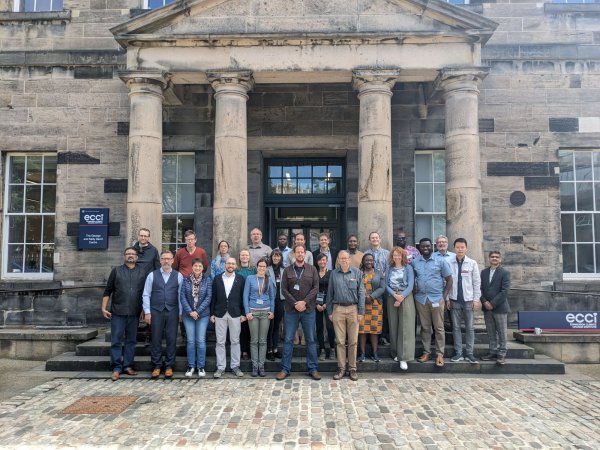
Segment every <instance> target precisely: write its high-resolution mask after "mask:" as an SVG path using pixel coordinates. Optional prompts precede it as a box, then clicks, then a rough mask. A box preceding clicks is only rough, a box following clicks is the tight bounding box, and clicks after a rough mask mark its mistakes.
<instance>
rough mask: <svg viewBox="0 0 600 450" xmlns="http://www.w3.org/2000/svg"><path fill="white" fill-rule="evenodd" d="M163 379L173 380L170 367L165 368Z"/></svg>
mask: <svg viewBox="0 0 600 450" xmlns="http://www.w3.org/2000/svg"><path fill="white" fill-rule="evenodd" d="M165 378H173V369H172V368H170V367H167V370H165Z"/></svg>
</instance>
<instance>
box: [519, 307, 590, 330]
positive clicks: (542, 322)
mask: <svg viewBox="0 0 600 450" xmlns="http://www.w3.org/2000/svg"><path fill="white" fill-rule="evenodd" d="M518 314H519V330H521V331H533V330H534V329H535V328H541V329H542V330H544V331H600V327H598V316H600V312H597V311H519V313H518Z"/></svg>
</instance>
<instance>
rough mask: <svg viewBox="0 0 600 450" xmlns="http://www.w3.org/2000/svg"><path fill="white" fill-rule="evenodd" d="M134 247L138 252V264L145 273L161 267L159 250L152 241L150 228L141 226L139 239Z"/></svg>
mask: <svg viewBox="0 0 600 450" xmlns="http://www.w3.org/2000/svg"><path fill="white" fill-rule="evenodd" d="M133 248H134V249H135V251H136V252H137V262H136V265H138V266H140V267H141V268H142V270H143V271H144V274H146V275H148V274H149V273H150V272H152V271H153V270H156V269H158V268H159V267H160V261H159V258H158V250H157V249H156V247H155V246H154V245H152V244H151V243H150V230H149V229H148V228H140V231H138V240H137V242H136V243H135V244H133Z"/></svg>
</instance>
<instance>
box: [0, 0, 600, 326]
mask: <svg viewBox="0 0 600 450" xmlns="http://www.w3.org/2000/svg"><path fill="white" fill-rule="evenodd" d="M189 3H190V5H189V8H190V9H189V17H188V18H185V17H183V18H182V16H181V11H182V10H183V9H185V7H186V5H184V4H183V3H174V4H172V5H169V6H167V7H165V8H164V11H167V12H168V14H167V13H164V14H163V15H162V16H161V21H159V22H157V21H154V22H153V21H152V19H151V18H149V19H146V17H150V16H151V15H152V14H153V13H151V14H150V15H144V16H139V14H140V12H141V11H140V8H141V7H142V6H143V5H142V4H141V3H140V2H139V0H84V1H79V0H65V1H64V8H65V11H61V12H52V13H13V12H10V11H12V9H13V7H12V2H9V1H8V0H2V1H0V9H1V10H3V11H5V12H0V151H1V152H2V173H1V176H2V179H3V180H4V176H5V173H4V164H5V161H6V158H5V156H6V154H8V153H11V152H25V153H27V152H53V153H54V152H55V153H56V154H57V155H58V175H57V202H56V231H55V263H54V276H53V280H52V281H44V282H33V281H30V280H23V281H20V280H3V282H2V287H3V289H4V290H5V292H2V293H0V326H2V325H26V324H37V325H70V324H73V325H75V324H94V323H101V322H102V319H101V315H100V311H99V302H100V295H101V288H100V286H102V285H103V283H104V282H105V280H106V278H107V276H108V273H109V270H110V267H111V266H114V265H116V264H119V263H120V261H121V255H122V249H123V248H124V246H125V245H127V244H129V243H130V241H131V240H132V239H133V238H134V236H135V230H136V228H137V227H138V226H140V225H144V224H145V223H148V222H151V223H152V226H151V228H152V229H153V230H160V220H159V219H160V208H161V207H160V195H161V189H160V176H161V175H160V173H161V172H160V170H159V169H160V167H158V166H157V161H159V159H157V158H158V157H159V155H160V151H161V150H162V152H164V153H168V152H194V154H195V172H196V180H195V201H196V205H195V213H194V217H195V224H196V229H197V231H198V233H199V245H201V246H202V247H204V248H206V249H211V250H213V249H214V246H215V245H216V242H215V241H214V239H216V240H219V239H221V238H223V237H224V236H226V237H228V238H229V239H234V243H235V244H234V245H235V246H236V247H238V248H239V247H240V246H241V245H243V241H244V239H245V238H246V237H247V233H245V231H244V230H248V229H249V228H252V227H254V226H260V227H265V226H266V225H267V224H266V223H265V222H266V220H267V219H266V217H265V214H264V208H263V207H262V204H263V180H264V177H265V174H264V160H265V159H266V158H272V157H277V156H283V157H294V158H296V157H311V156H331V157H341V158H345V161H346V180H345V184H346V192H345V194H346V205H345V206H346V207H345V217H344V218H343V219H344V221H345V223H346V227H345V231H346V232H348V233H350V232H359V233H360V234H361V240H362V244H363V246H365V245H366V236H365V234H367V230H371V229H373V228H374V227H375V228H378V229H381V230H382V231H383V233H384V235H385V236H384V240H385V241H386V245H389V243H390V241H391V233H392V228H393V229H397V228H399V227H403V228H404V229H405V230H406V232H407V235H408V237H409V240H410V241H414V240H418V238H420V237H422V236H414V184H415V177H414V152H415V150H441V149H445V150H446V155H447V156H446V158H447V159H446V162H447V172H446V177H447V180H446V182H447V202H448V209H449V213H448V234H449V236H450V238H451V240H452V239H453V238H455V237H458V235H459V234H463V233H464V234H465V235H466V236H467V237H468V238H469V240H470V242H475V243H474V245H473V250H472V253H473V255H475V256H476V257H477V258H478V259H479V261H480V263H483V254H484V252H487V251H489V250H491V249H500V250H502V251H503V253H504V255H505V264H506V265H507V266H509V268H510V270H511V272H512V274H513V284H514V286H516V287H522V288H531V289H539V288H541V287H548V286H550V285H552V283H555V282H560V281H561V280H562V262H561V257H562V254H561V246H560V243H561V234H560V198H559V186H558V172H557V167H558V158H557V150H558V149H570V148H578V149H594V148H598V143H599V142H600V42H598V41H599V39H600V21H599V20H598V13H600V7H599V5H594V4H591V5H574V4H570V5H561V4H552V3H536V2H533V1H530V2H529V1H516V2H514V3H512V2H509V1H506V2H499V1H498V2H493V3H492V2H476V3H477V4H473V3H475V2H474V1H471V3H472V4H471V5H466V6H451V5H447V4H445V3H441V2H434V1H431V2H429V3H431V5H429V6H427V5H426V2H420V1H419V0H410V1H409V0H406V1H400V0H376V1H371V0H369V1H367V0H356V1H351V2H348V1H347V0H344V1H342V0H331V1H328V2H315V1H310V0H294V1H289V2H265V1H254V0H252V1H245V2H239V1H238V2H236V1H233V0H230V1H216V0H214V1H199V0H196V1H193V2H189ZM157 12H158V11H157ZM474 14H480V15H481V17H482V18H481V19H480V20H481V23H480V25H481V27H480V30H479V31H478V33H480V35H479V37H478V39H474V38H473V39H472V40H471V41H470V42H469V44H468V45H463V44H464V43H463V44H460V45H459V44H458V43H457V42H458V41H460V40H461V39H465V37H464V36H465V33H464V32H463V31H461V32H460V33H459V32H458V31H457V30H465V29H467V28H469V26H471V27H472V24H473V23H474V22H473V21H474V20H476V19H474V18H473V16H474ZM484 18H485V19H484ZM487 19H491V21H493V22H496V23H497V24H498V26H497V28H495V30H494V27H493V26H492V25H491V24H492V22H490V21H485V20H487ZM478 20H479V19H478ZM132 24H133V25H132ZM134 25H135V26H134ZM128 27H130V28H128ZM486 27H487V28H486ZM131 30H133V31H135V32H136V33H137V34H136V36H139V42H143V41H144V39H150V38H149V36H152V34H153V33H154V34H161V36H171V38H170V39H171V41H172V42H171V41H169V40H168V39H166V38H165V40H164V42H165V44H164V45H165V46H167V45H172V47H168V53H164V52H163V53H161V51H162V50H163V49H164V48H167V47H159V46H152V45H149V44H148V45H146V46H145V45H142V44H139V42H137V43H133V42H132V41H133V40H134V39H133V38H132V37H130V36H129V34H128V33H130V31H131ZM199 30H201V31H199ZM224 30H227V33H226V34H228V35H230V36H232V37H231V39H232V40H234V39H238V40H239V42H238V43H237V44H236V46H234V47H232V49H231V51H230V54H229V53H227V52H224V51H221V50H219V49H221V47H220V46H225V44H223V43H222V42H221V41H219V44H215V43H214V42H216V40H215V41H214V42H212V41H211V39H213V38H214V36H218V35H223V34H225V31H224ZM131 32H132V31H131ZM132 33H133V32H132ZM199 33H200V34H199ZM264 33H271V34H272V38H271V39H272V40H268V39H264V37H263V38H261V37H260V36H261V34H264ZM307 33H308V34H307ZM309 34H310V36H309ZM192 35H193V36H192ZM279 35H280V36H279ZM313 35H314V36H313ZM390 35H394V36H395V39H398V42H402V43H403V44H402V45H400V44H398V45H387V44H385V43H384V40H383V39H382V40H381V41H377V42H375V41H376V38H377V39H380V38H381V36H388V37H389V36H390ZM425 35H427V36H429V37H431V36H435V39H433V38H432V39H433V40H435V42H437V43H436V44H435V45H434V44H427V45H426V44H424V43H423V42H425V41H427V39H425V38H424V37H423V36H425ZM115 36H116V39H115ZM190 36H192V37H190ZM278 36H279V37H278ZM311 36H313V37H311ZM357 36H358V37H357ZM284 37H285V39H286V45H283V44H281V42H279V41H278V39H280V40H283V39H284ZM317 38H318V40H319V43H316V41H315V42H312V43H311V41H310V40H311V39H317ZM257 39H258V40H260V39H263V41H261V43H260V45H258V46H257V44H256V42H255V41H256V40H257ZM294 39H295V40H294ZM326 40H327V41H328V42H327V43H325V42H324V41H326ZM168 42H170V43H168ZM427 42H429V41H427ZM211 45H214V46H213V47H211ZM225 48H226V46H225ZM419 48H422V49H423V50H419ZM165 54H168V55H169V58H170V59H164V55H165ZM225 56H227V58H226V57H225ZM232 61H234V62H233V63H232ZM277 64H279V66H277V67H279V69H278V70H275V69H277V67H275V66H276V65H277ZM316 64H318V66H317V65H316ZM230 65H232V66H235V68H236V70H238V71H240V70H241V71H246V70H247V71H250V73H249V74H247V75H243V76H241V75H239V74H238V77H241V78H240V79H241V81H240V80H238V81H237V83H238V84H237V87H235V88H234V90H236V89H237V91H236V92H237V94H236V93H232V92H233V91H231V89H230V88H231V86H230V83H229V84H227V86H225V87H221V86H224V85H225V83H224V82H222V80H223V79H225V78H228V77H229V78H231V76H232V75H231V71H232V67H231V66H230ZM251 66H252V67H251ZM465 66H469V71H467V72H468V73H467V78H466V79H465V78H461V79H460V83H467V85H460V86H458V88H457V89H455V88H456V87H457V84H456V83H455V82H456V80H457V78H456V77H457V76H458V75H457V74H456V73H455V72H452V70H454V69H455V68H457V67H465ZM202 67H206V69H211V70H212V72H210V73H209V72H208V71H207V70H206V71H205V70H200V69H199V68H202ZM282 67H287V70H283V69H281V68H282ZM373 67H376V68H377V69H378V70H379V73H380V75H381V73H384V75H385V71H392V72H394V75H393V77H392V78H393V80H392V81H390V80H387V81H386V80H382V79H381V78H379V79H377V80H375V81H376V82H378V83H383V84H385V83H386V82H387V83H388V84H387V87H386V88H385V89H387V90H388V91H387V93H386V92H383V90H385V89H383V90H382V92H383V94H381V95H379V96H378V97H376V98H375V99H374V100H373V105H374V106H369V105H368V104H367V102H368V101H370V100H365V99H366V98H367V97H368V96H367V95H364V91H363V90H361V89H363V88H362V87H361V85H360V83H361V82H360V80H361V78H360V77H361V76H362V75H361V74H357V73H356V72H354V73H353V72H352V71H353V70H363V69H365V68H373ZM482 67H488V68H489V71H488V73H487V74H486V73H482V74H479V72H477V70H483V69H481V68H482ZM444 68H445V69H444ZM150 69H152V70H153V71H154V72H152V74H149V73H148V72H147V71H148V70H150ZM224 69H227V70H226V71H225V70H224ZM381 69H384V70H383V72H382V70H381ZM441 69H444V70H446V72H444V73H445V74H446V75H444V74H443V73H442V70H441ZM475 69H477V70H475ZM219 70H221V71H225V72H226V73H225V74H223V73H219V72H218V71H219ZM448 70H450V72H449V71H448ZM136 71H137V72H136ZM144 71H146V72H144ZM451 72H452V73H451ZM448 74H449V75H448ZM363 75H364V74H363ZM450 75H451V76H452V77H454V78H452V80H451V81H452V83H454V84H452V83H451V82H448V81H447V80H448V78H447V76H450ZM459 75H460V74H459ZM486 75H487V76H486ZM445 76H446V78H444V77H445ZM460 76H462V75H460ZM244 77H246V78H248V77H252V80H251V81H250V78H248V79H246V78H244ZM473 77H475V78H473ZM436 78H437V81H436ZM148 79H153V80H155V82H153V83H151V84H147V80H148ZM159 79H160V80H159ZM357 79H358V80H359V82H358V83H357ZM156 80H159V81H156ZM363 81H364V79H363ZM369 81H370V82H371V83H372V82H373V80H372V79H369ZM144 83H146V84H144ZM465 86H466V87H465ZM380 87H381V86H380ZM136 89H138V90H139V89H141V90H142V91H141V92H142V95H146V96H145V97H144V98H142V99H141V100H139V101H140V103H139V105H138V104H137V103H136V102H137V100H136V94H135V92H137V91H136ZM224 89H225V90H227V89H230V90H229V91H228V92H229V97H228V96H227V94H226V93H225V94H223V96H222V98H221V101H220V100H219V98H218V95H219V92H220V90H221V92H224ZM215 93H217V95H215ZM148 95H149V96H150V97H148ZM152 95H154V97H152ZM361 95H363V96H362V97H361ZM454 95H458V97H454ZM243 96H247V100H246V99H245V98H243ZM152 99H154V100H152ZM386 99H387V100H386ZM220 102H221V103H220ZM227 102H230V103H231V102H233V103H231V104H230V105H229V106H227ZM386 102H387V103H386ZM242 104H243V107H245V109H246V113H245V114H242V115H241V116H237V117H236V116H233V118H232V117H229V116H228V114H229V113H232V114H234V115H235V114H238V113H239V112H240V109H239V108H242V106H241V105H242ZM136 105H137V106H136ZM228 108H229V109H228ZM374 110H375V112H373V111H374ZM161 113H162V121H161V120H160V115H161ZM371 114H372V116H370V115H371ZM152 115H153V116H152ZM150 116H152V117H153V121H151V120H148V119H149V117H150ZM368 117H372V118H373V120H369V119H368ZM244 118H245V120H246V124H243V123H242V122H243V119H244ZM388 124H389V127H388ZM161 136H162V137H161ZM161 145H162V148H161ZM374 146H377V147H378V148H382V149H385V150H383V153H381V156H380V157H377V158H375V159H372V158H371V157H372V156H373V154H376V153H374V152H373V151H372V149H373V148H374ZM232 148H235V149H236V152H237V154H238V155H241V157H243V155H244V154H245V155H246V161H245V169H243V170H241V172H240V170H239V169H240V167H237V166H236V167H234V168H235V169H236V170H237V171H234V172H232V175H231V176H230V177H225V180H228V179H231V180H232V181H235V183H234V184H233V185H231V186H223V184H222V183H223V181H224V179H223V177H219V174H220V173H227V172H224V169H225V168H232V166H231V165H230V164H229V163H226V164H225V166H223V164H222V163H220V162H219V161H220V160H216V159H215V156H216V155H217V156H218V155H222V156H224V157H225V158H229V159H228V160H227V161H229V162H231V161H232V159H231V156H232V153H231V151H232V150H231V149H232ZM136 149H137V150H136ZM138 151H141V152H142V153H136V152H138ZM150 154H151V155H152V156H151V157H150V156H148V155H150ZM377 154H379V153H377ZM132 155H137V156H136V158H137V162H136V163H135V164H134V163H132ZM386 158H387V159H386ZM477 158H479V161H477ZM152 161H154V162H153V163H152ZM371 162H372V163H373V164H374V166H373V167H374V173H375V179H376V182H375V181H373V179H370V178H369V172H370V171H369V170H366V169H365V167H366V166H367V165H368V164H370V163H371ZM465 162H466V164H467V165H466V166H465ZM149 167H152V168H153V169H152V170H150V171H148V168H149ZM469 167H470V169H469ZM477 168H479V170H477ZM140 169H142V170H141V173H143V174H145V175H146V177H147V178H145V179H141V180H138V181H139V182H141V183H142V184H136V183H137V181H136V176H137V175H136V174H137V173H138V172H139V170H140ZM471 169H472V170H471ZM382 174H388V175H386V176H389V182H387V181H386V178H385V176H384V177H382ZM241 175H243V177H245V178H246V179H245V180H244V178H240V176H241ZM463 175H464V176H463ZM379 182H381V183H382V184H381V186H379V185H377V184H376V183H379ZM0 188H1V189H2V190H3V191H4V189H5V185H4V182H3V183H2V185H1V186H0ZM388 189H389V191H388ZM244 190H245V191H246V192H245V196H240V197H239V198H237V200H242V199H244V198H245V199H247V200H246V201H237V202H236V195H235V193H236V192H237V193H240V192H241V193H243V191H244ZM467 191H468V192H469V194H468V195H467V194H465V193H466V192H467ZM463 194H465V195H466V197H465V198H461V195H463ZM511 198H513V199H515V198H519V199H520V202H516V201H512V202H511ZM3 199H4V192H3V195H2V200H0V201H3ZM523 200H524V203H523ZM374 201H377V203H374ZM518 203H522V204H521V205H520V206H515V204H518ZM149 204H151V206H148V205H149ZM374 205H377V206H376V208H374V209H373V207H374ZM456 205H459V206H456ZM460 205H462V206H460ZM88 206H94V207H108V208H110V222H111V227H110V239H109V249H108V250H107V251H85V252H84V251H78V250H77V232H78V225H77V224H78V215H79V208H80V207H88ZM232 208H234V209H235V211H237V212H235V214H236V217H237V219H236V220H231V219H230V218H231V214H233V212H232V211H233V210H232ZM135 211H145V213H144V214H145V216H144V215H142V216H140V214H139V213H136V212H135ZM380 211H384V212H383V213H382V214H383V219H381V220H379V221H378V220H375V221H373V220H371V219H372V218H373V217H375V216H376V215H377V214H379V212H380ZM227 218H229V220H227ZM367 219H368V220H367ZM0 220H1V218H0ZM232 224H233V225H235V227H237V228H235V227H233V228H232ZM386 227H387V228H386ZM234 228H235V229H234ZM213 236H214V238H213ZM477 236H481V238H478V237H477ZM479 239H481V241H480V243H478V242H477V241H478V240H479ZM160 240H161V239H160V233H159V232H156V233H153V235H152V236H151V241H152V242H154V243H155V244H157V243H159V241H160ZM270 244H274V242H270ZM3 251H5V249H3ZM209 253H211V251H209ZM513 298H514V300H513V301H514V306H515V309H527V308H528V304H527V295H526V294H523V293H519V292H514V295H513ZM561 298H562V297H561ZM577 298H581V297H579V296H578V297H567V298H566V299H564V300H562V301H561V302H560V305H558V306H557V308H563V307H567V306H571V307H574V308H577V307H578V306H577V305H578V303H577V302H578V300H577ZM584 303H585V305H586V307H587V306H589V305H590V303H591V304H593V302H591V301H590V299H589V298H588V299H586V300H585V302H584ZM536 304H537V303H536ZM561 305H562V306H561Z"/></svg>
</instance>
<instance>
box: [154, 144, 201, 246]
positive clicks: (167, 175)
mask: <svg viewBox="0 0 600 450" xmlns="http://www.w3.org/2000/svg"><path fill="white" fill-rule="evenodd" d="M194 165H195V163H194V154H190V153H186V154H183V153H179V154H167V155H163V172H162V178H163V220H162V232H163V235H162V246H163V249H165V250H171V251H175V250H177V248H178V247H180V246H181V244H182V243H183V242H184V239H183V233H185V232H186V231H187V230H193V229H194V210H195V206H196V194H195V189H194V187H195V184H194V183H195V176H196V171H195V169H194Z"/></svg>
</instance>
